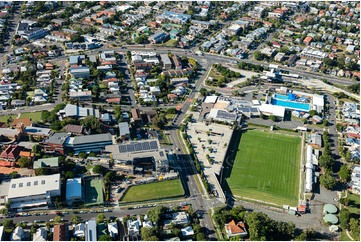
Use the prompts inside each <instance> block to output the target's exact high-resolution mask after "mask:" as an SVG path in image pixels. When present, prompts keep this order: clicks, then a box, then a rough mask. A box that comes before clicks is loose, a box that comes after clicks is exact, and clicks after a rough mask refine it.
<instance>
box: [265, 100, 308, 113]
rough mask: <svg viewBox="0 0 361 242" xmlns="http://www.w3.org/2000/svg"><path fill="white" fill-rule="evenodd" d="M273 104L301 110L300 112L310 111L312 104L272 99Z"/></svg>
mask: <svg viewBox="0 0 361 242" xmlns="http://www.w3.org/2000/svg"><path fill="white" fill-rule="evenodd" d="M271 103H272V104H273V105H278V106H282V107H286V108H291V109H294V110H300V111H307V112H308V111H310V104H308V103H298V102H291V101H286V100H281V99H274V98H272V99H271Z"/></svg>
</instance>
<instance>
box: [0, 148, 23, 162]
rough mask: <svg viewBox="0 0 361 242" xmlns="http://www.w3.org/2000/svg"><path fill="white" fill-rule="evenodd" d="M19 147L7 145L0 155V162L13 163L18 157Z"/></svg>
mask: <svg viewBox="0 0 361 242" xmlns="http://www.w3.org/2000/svg"><path fill="white" fill-rule="evenodd" d="M21 150H22V147H21V146H18V145H8V146H7V147H6V148H5V150H4V151H3V152H1V154H0V158H1V159H2V160H6V161H11V162H15V161H16V160H17V159H18V158H19V157H20V152H21Z"/></svg>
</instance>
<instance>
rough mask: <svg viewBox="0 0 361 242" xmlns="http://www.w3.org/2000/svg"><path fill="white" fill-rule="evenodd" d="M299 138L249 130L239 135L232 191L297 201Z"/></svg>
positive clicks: (267, 199)
mask: <svg viewBox="0 0 361 242" xmlns="http://www.w3.org/2000/svg"><path fill="white" fill-rule="evenodd" d="M300 154H301V138H300V137H296V136H288V135H285V134H282V135H281V134H276V133H274V132H266V131H265V132H263V131H260V130H248V131H246V132H244V133H243V134H242V136H241V140H240V143H239V146H238V151H237V154H236V158H235V161H234V164H233V167H232V171H231V175H230V177H229V178H228V179H227V183H228V185H229V188H230V189H231V191H232V193H233V195H235V196H241V197H243V198H245V199H247V198H250V199H257V200H262V201H264V202H270V203H275V204H277V205H280V206H282V205H284V204H287V205H292V206H295V205H297V201H298V187H299V166H300V158H301V156H300Z"/></svg>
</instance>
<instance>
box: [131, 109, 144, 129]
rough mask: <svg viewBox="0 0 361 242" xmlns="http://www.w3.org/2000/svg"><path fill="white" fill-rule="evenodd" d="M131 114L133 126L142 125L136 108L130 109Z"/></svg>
mask: <svg viewBox="0 0 361 242" xmlns="http://www.w3.org/2000/svg"><path fill="white" fill-rule="evenodd" d="M131 113H132V119H133V122H134V124H135V125H141V124H142V122H143V121H142V117H141V115H140V111H139V109H137V108H132V109H131Z"/></svg>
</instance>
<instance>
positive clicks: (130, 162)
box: [105, 139, 169, 174]
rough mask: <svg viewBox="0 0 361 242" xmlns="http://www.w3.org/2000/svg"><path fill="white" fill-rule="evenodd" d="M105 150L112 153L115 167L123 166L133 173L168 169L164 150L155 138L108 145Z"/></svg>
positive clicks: (165, 170)
mask: <svg viewBox="0 0 361 242" xmlns="http://www.w3.org/2000/svg"><path fill="white" fill-rule="evenodd" d="M105 151H106V152H109V153H111V154H112V156H113V159H114V160H115V163H116V164H115V168H117V167H119V168H121V167H124V169H127V170H130V171H131V172H132V173H134V174H135V173H147V172H153V171H156V172H167V171H168V169H169V162H168V158H167V155H166V153H165V150H164V149H161V148H160V144H159V141H158V140H157V139H154V140H145V141H131V142H128V143H122V144H117V145H108V146H106V147H105ZM126 166H128V167H127V168H126ZM129 166H130V167H129Z"/></svg>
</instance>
